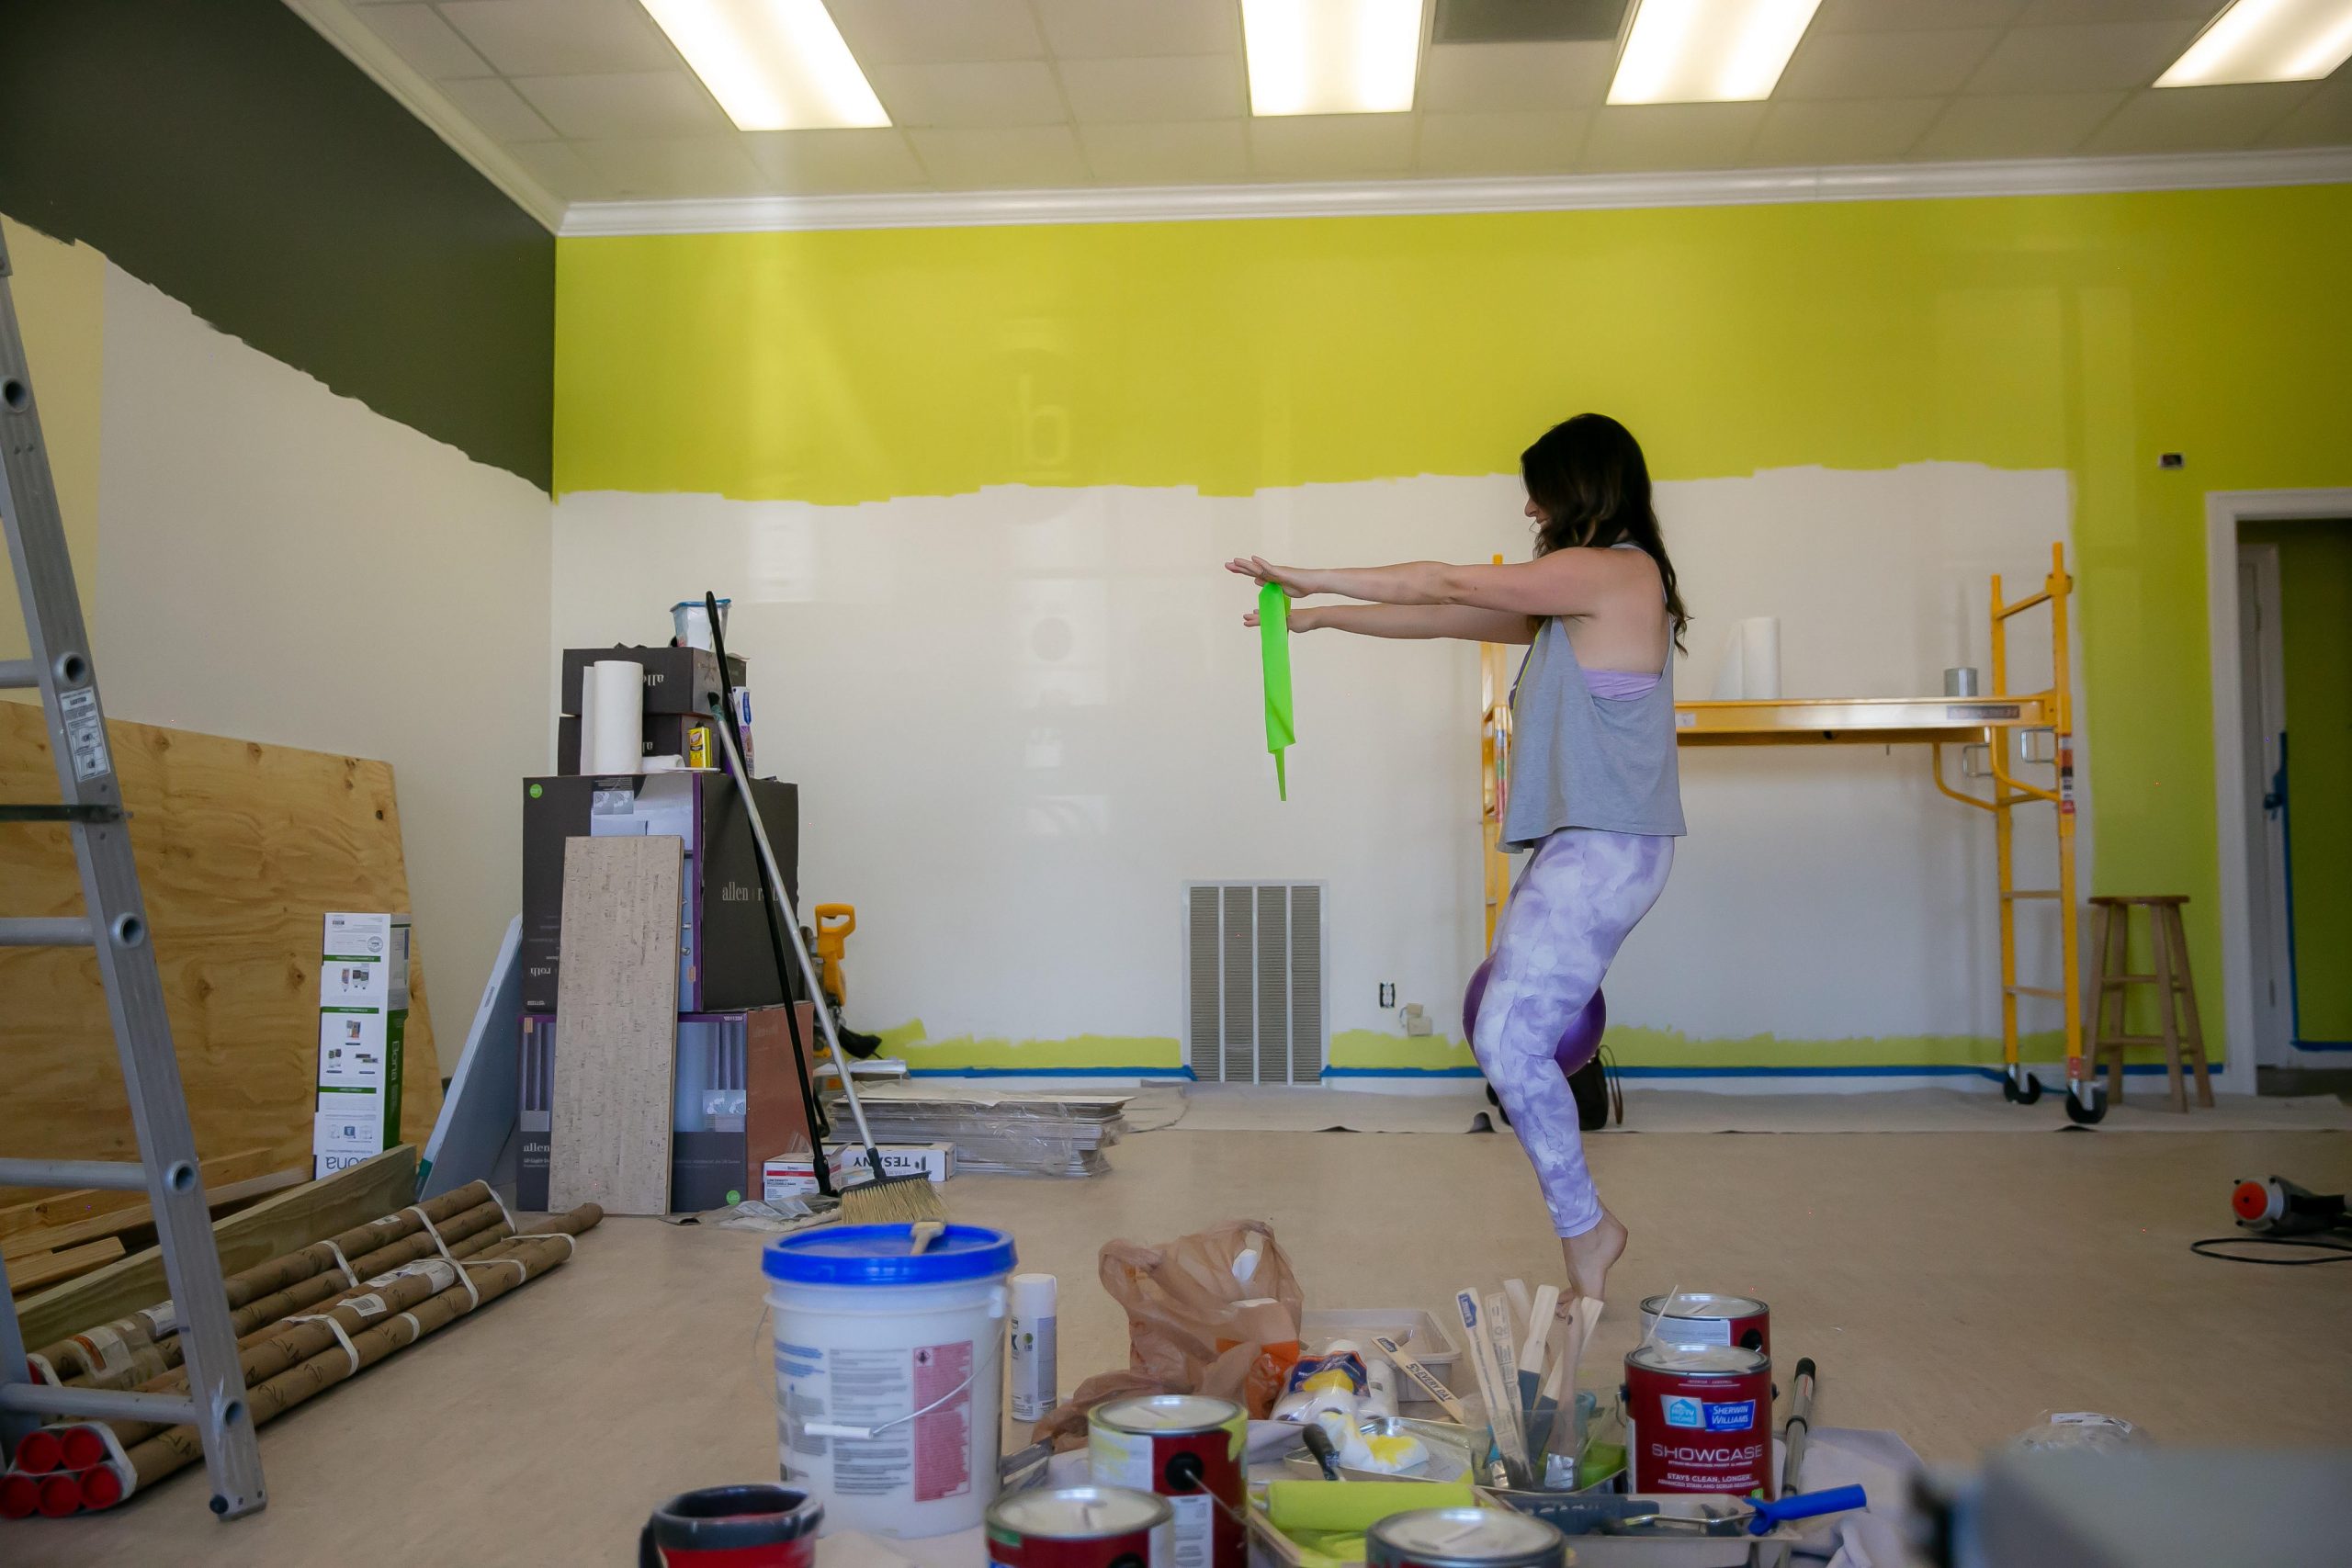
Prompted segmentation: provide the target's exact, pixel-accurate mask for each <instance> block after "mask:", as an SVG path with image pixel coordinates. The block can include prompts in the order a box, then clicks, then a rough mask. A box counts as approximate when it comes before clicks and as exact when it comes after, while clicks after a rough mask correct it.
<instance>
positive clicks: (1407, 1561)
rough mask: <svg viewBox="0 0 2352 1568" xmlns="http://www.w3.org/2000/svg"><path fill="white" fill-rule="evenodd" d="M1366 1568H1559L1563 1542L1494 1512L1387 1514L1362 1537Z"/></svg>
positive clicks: (1536, 1522) (1518, 1517) (1524, 1520)
mask: <svg viewBox="0 0 2352 1568" xmlns="http://www.w3.org/2000/svg"><path fill="white" fill-rule="evenodd" d="M1363 1545H1364V1562H1365V1564H1366V1568H1562V1565H1563V1564H1564V1563H1566V1562H1567V1561H1568V1542H1567V1538H1566V1537H1565V1536H1563V1535H1562V1534H1561V1533H1560V1532H1559V1531H1558V1530H1556V1529H1553V1528H1552V1527H1551V1526H1550V1525H1547V1524H1545V1523H1544V1521H1543V1520H1542V1519H1537V1518H1531V1517H1528V1516H1527V1515H1525V1514H1511V1513H1505V1512H1503V1511H1501V1510H1500V1509H1494V1508H1421V1509H1418V1510H1416V1511H1415V1512H1412V1513H1409V1514H1391V1515H1389V1516H1388V1517H1386V1518H1385V1519H1383V1520H1381V1521H1380V1522H1379V1523H1378V1524H1376V1525H1374V1526H1373V1527H1372V1529H1370V1530H1369V1531H1367V1532H1366V1533H1365V1535H1364V1538H1363Z"/></svg>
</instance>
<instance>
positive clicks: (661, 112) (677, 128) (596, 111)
mask: <svg viewBox="0 0 2352 1568" xmlns="http://www.w3.org/2000/svg"><path fill="white" fill-rule="evenodd" d="M515 91H516V92H518V93H521V94H522V95H523V96H525V97H526V98H528V99H529V100H530V102H531V107H533V108H535V109H537V110H538V111H539V113H541V114H542V115H545V116H546V117H547V120H548V124H549V125H552V126H554V127H555V128H556V129H557V130H560V131H561V132H562V133H563V134H564V135H566V136H570V137H575V138H578V139H580V140H582V141H621V140H626V139H628V138H632V137H642V136H693V135H696V134H698V133H700V132H704V131H711V132H717V131H722V130H726V129H727V128H728V119H727V117H726V116H725V115H724V114H722V113H720V112H719V108H718V105H717V104H715V103H713V102H711V99H710V95H709V94H708V93H706V92H704V91H703V87H702V84H701V83H700V82H698V81H696V80H695V78H694V77H692V76H690V75H688V74H687V73H685V72H684V71H683V70H678V71H632V72H627V73H617V74H614V75H609V76H525V77H520V78H518V79H516V81H515Z"/></svg>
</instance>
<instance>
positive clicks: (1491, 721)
mask: <svg viewBox="0 0 2352 1568" xmlns="http://www.w3.org/2000/svg"><path fill="white" fill-rule="evenodd" d="M2073 589H2074V580H2073V579H2072V578H2070V577H2069V576H2067V574H2066V552H2065V547H2064V545H2052V547H2051V550H2050V573H2049V575H2048V576H2047V577H2045V578H2043V579H2042V584H2041V592H2037V593H2029V594H2027V595H2026V596H2025V597H2024V598H2022V599H2018V600H2016V601H2014V602H2012V601H2008V600H2005V599H2004V598H2003V597H2002V594H2001V579H2000V575H1999V574H1998V573H1995V574H1994V577H1993V594H1992V605H1991V625H1992V669H1991V671H1990V673H1991V676H1992V681H1991V684H1992V688H1993V689H1992V690H1991V692H1989V693H1987V694H1982V695H1978V696H1968V697H1787V698H1777V699H1771V700H1766V701H1742V702H1692V703H1677V704H1676V705H1675V710H1674V722H1675V726H1676V728H1677V730H1678V731H1679V735H1678V739H1679V740H1680V741H1681V743H1682V744H1683V745H1685V746H1836V745H1871V746H1885V745H1925V746H1926V747H1928V766H1929V769H1930V770H1931V772H1932V773H1933V774H1934V777H1935V781H1936V788H1937V789H1939V790H1940V791H1941V792H1942V793H1943V794H1944V795H1948V796H1950V797H1951V799H1953V800H1956V801H1959V802H1961V803H1962V805H1964V806H1971V807H1975V808H1977V809H1978V810H1981V811H1988V812H1990V813H1992V816H1993V825H1994V826H1993V833H1994V854H1995V857H1996V861H1995V863H1996V869H1997V873H1998V882H1999V888H2000V929H2001V1063H2002V1073H2001V1092H2002V1094H2003V1096H2004V1097H2005V1098H2007V1099H2008V1100H2012V1101H2015V1102H2016V1103H2018V1104H2020V1105H2030V1104H2032V1103H2033V1102H2034V1101H2035V1100H2039V1099H2041V1080H2040V1079H2039V1078H2037V1077H2035V1076H2034V1075H2033V1074H2032V1073H2030V1072H2028V1071H2026V1070H2025V1068H2024V1066H2023V1065H2022V1064H2021V1063H2020V1062H2019V1060H2018V999H2019V998H2036V999H2039V1000H2046V1001H2053V1002H2056V1003H2058V1004H2059V1005H2060V1007H2061V1008H2062V1009H2063V1010H2064V1029H2065V1041H2066V1114H2067V1116H2068V1117H2069V1118H2070V1119H2071V1120H2073V1121H2075V1122H2080V1123H2082V1124H2085V1125H2088V1124H2090V1123H2093V1122H2098V1120H2099V1119H2100V1118H2102V1117H2104V1116H2105V1115H2106V1114H2107V1090H2106V1089H2105V1087H2104V1086H2103V1085H2101V1084H2099V1083H2098V1082H2097V1080H2096V1079H2094V1078H2093V1077H2089V1076H2088V1075H2087V1074H2086V1070H2085V1065H2084V1061H2083V1011H2082V995H2081V988H2082V981H2081V970H2080V967H2079V964H2077V961H2076V954H2077V951H2078V949H2077V942H2078V930H2077V928H2078V924H2079V919H2080V915H2079V909H2078V902H2077V900H2076V898H2075V739H2074V698H2073V692H2072V687H2071V683H2070V682H2069V680H2068V675H2067V600H2068V596H2069V595H2070V594H2071V593H2072V592H2073ZM2045 604H2046V605H2048V606H2049V607H2050V665H2051V668H2050V683H2049V684H2048V685H2047V686H2046V687H2043V688H2042V689H2041V690H2039V691H2030V692H2013V691H2011V690H2010V689H2009V668H2008V628H2009V622H2010V621H2011V620H2013V619H2015V618H2016V617H2017V616H2018V615H2024V614H2025V613H2027V612H2028V611H2030V610H2035V609H2039V608H2040V607H2041V606H2042V605H2045ZM1507 659H1508V652H1507V650H1506V649H1504V648H1502V647H1501V646H1500V645H1498V644H1494V643H1487V644H1484V645H1482V646H1481V648H1480V649H1479V693H1480V699H1481V703H1482V705H1483V707H1482V713H1481V717H1480V722H1479V731H1478V752H1479V766H1480V773H1481V789H1480V828H1481V832H1482V834H1483V837H1484V840H1485V847H1486V855H1485V861H1486V902H1487V945H1488V946H1489V947H1491V946H1493V945H1494V940H1495V921H1496V919H1497V917H1498V915H1499V914H1500V913H1501V911H1502V903H1503V899H1504V898H1505V897H1507V896H1508V894H1509V892H1510V860H1509V858H1508V857H1507V856H1505V855H1504V854H1503V853H1502V852H1501V849H1500V842H1501V837H1502V817H1503V809H1504V806H1505V804H1506V802H1507V801H1508V800H1509V798H1510V680H1509V674H1508V665H1507V663H1506V660H1507ZM1947 746H1957V747H1960V748H1962V754H1963V755H1962V772H1963V773H1964V774H1966V775H1967V776H1971V777H1986V778H1989V779H1990V780H1991V786H1992V787H1991V794H1990V795H1989V796H1987V795H1978V794H1975V793H1973V791H1970V790H1967V789H1955V788H1953V787H1952V786H1951V784H1948V783H1947V782H1946V781H1945V776H1944V748H1945V747H1947ZM1976 756H1981V757H1982V758H1983V759H1984V764H1985V765H1984V768H1983V770H1982V772H1981V773H1980V772H1978V771H1977V770H1976V769H1974V768H1973V767H1972V766H1971V763H1972V762H1973V760H1974V758H1975V757H1976ZM2020 763H2023V764H2027V765H2033V766H2043V767H2048V768H2050V769H2052V774H2053V776H2052V781H2051V784H2050V786H2049V787H2047V788H2044V787H2043V786H2042V785H2041V784H2033V783H2030V782H2029V781H2027V780H2025V779H2023V778H2020V777H2019V776H2018V769H2019V764H2020ZM2041 805H2047V806H2051V807H2054V808H2055V817H2056V823H2057V842H2058V854H2057V859H2058V886H2055V887H2019V886H2017V877H2016V870H2015V859H2016V844H2017V822H2016V814H2017V812H2018V808H2019V807H2027V806H2041ZM2040 900H2048V901H2054V902H2055V903H2056V904H2057V906H2058V929H2059V967H2060V980H2059V984H2058V986H2057V987H2041V986H2028V985H2025V984H2022V983H2021V982H2020V981H2019V980H2018V937H2017V907H2018V904H2019V903H2020V902H2025V901H2040Z"/></svg>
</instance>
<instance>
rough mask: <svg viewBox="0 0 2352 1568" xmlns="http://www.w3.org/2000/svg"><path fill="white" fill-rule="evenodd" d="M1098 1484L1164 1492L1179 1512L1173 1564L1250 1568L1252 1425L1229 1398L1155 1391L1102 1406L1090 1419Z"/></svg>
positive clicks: (1089, 1435)
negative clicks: (1247, 1510)
mask: <svg viewBox="0 0 2352 1568" xmlns="http://www.w3.org/2000/svg"><path fill="white" fill-rule="evenodd" d="M1086 1427H1087V1435H1086V1450H1087V1457H1088V1459H1089V1461H1091V1464H1092V1466H1093V1471H1094V1483H1095V1484H1096V1485H1097V1486H1126V1487H1132V1488H1133V1489H1134V1490H1136V1491H1137V1492H1156V1493H1158V1494H1159V1495H1160V1496H1162V1497H1165V1498H1167V1499H1168V1503H1169V1506H1170V1507H1171V1508H1173V1509H1174V1510H1175V1515H1176V1521H1175V1537H1174V1540H1175V1549H1176V1555H1175V1557H1174V1559H1173V1561H1174V1562H1181V1563H1182V1564H1183V1565H1184V1568H1243V1565H1244V1564H1245V1563H1246V1562H1248V1561H1249V1550H1250V1530H1249V1526H1248V1523H1247V1519H1248V1516H1247V1515H1245V1514H1244V1513H1243V1512H1242V1509H1243V1506H1244V1488H1245V1486H1246V1483H1247V1482H1246V1477H1247V1465H1246V1461H1244V1460H1243V1458H1242V1453H1243V1450H1244V1449H1245V1448H1247V1447H1248V1440H1249V1432H1250V1421H1249V1416H1248V1415H1247V1414H1246V1413H1245V1412H1244V1411H1243V1410H1242V1408H1241V1406H1239V1405H1238V1404H1234V1403H1233V1402H1232V1401H1231V1400H1229V1399H1211V1398H1210V1397H1209V1396H1208V1395H1206V1394H1202V1393H1149V1394H1141V1395H1138V1396H1136V1397H1135V1398H1132V1399H1114V1400H1111V1401H1109V1402H1108V1403H1106V1404H1098V1405H1096V1406H1095V1407H1094V1409H1093V1410H1092V1411H1091V1413H1090V1414H1089V1415H1088V1416H1087V1418H1086Z"/></svg>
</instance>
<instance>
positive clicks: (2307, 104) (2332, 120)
mask: <svg viewBox="0 0 2352 1568" xmlns="http://www.w3.org/2000/svg"><path fill="white" fill-rule="evenodd" d="M2347 143H2352V71H2338V72H2336V73H2335V75H2334V76H2332V77H2330V78H2328V80H2326V81H2324V82H2323V83H2321V84H2320V85H2319V86H2318V87H2317V88H2315V89H2313V91H2312V96H2310V97H2308V98H2305V99H2304V100H2303V103H2302V107H2300V108H2298V109H2296V110H2295V111H2294V112H2293V113H2292V114H2290V115H2289V116H2288V117H2287V118H2284V119H2282V120H2280V121H2279V122H2278V124H2277V125H2275V126H2273V127H2272V128H2271V130H2270V131H2269V133H2268V134H2267V135H2266V136H2264V137H2263V139H2262V144H2263V145H2264V146H2266V147H2334V146H2342V145H2345V144H2347Z"/></svg>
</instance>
